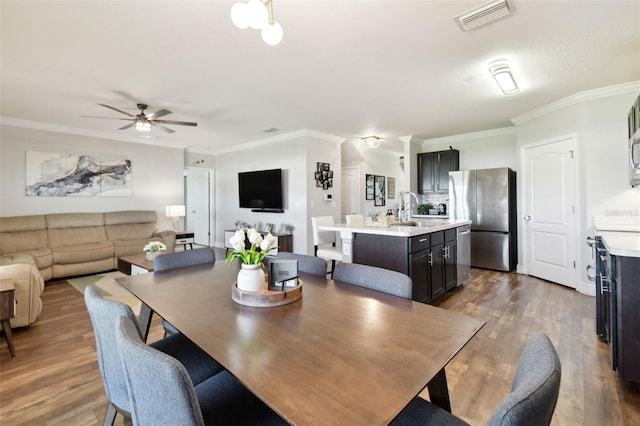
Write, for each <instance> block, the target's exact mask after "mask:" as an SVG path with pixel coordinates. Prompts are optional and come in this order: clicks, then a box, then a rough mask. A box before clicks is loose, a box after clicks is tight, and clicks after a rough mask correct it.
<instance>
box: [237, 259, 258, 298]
mask: <svg viewBox="0 0 640 426" xmlns="http://www.w3.org/2000/svg"><path fill="white" fill-rule="evenodd" d="M238 289H239V290H242V291H249V292H252V293H258V292H261V291H262V290H264V271H263V270H262V268H261V265H260V264H256V265H247V264H245V263H243V264H242V269H240V272H238Z"/></svg>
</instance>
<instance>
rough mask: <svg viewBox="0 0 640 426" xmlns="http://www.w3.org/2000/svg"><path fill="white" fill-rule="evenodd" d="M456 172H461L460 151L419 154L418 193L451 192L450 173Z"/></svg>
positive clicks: (451, 150)
mask: <svg viewBox="0 0 640 426" xmlns="http://www.w3.org/2000/svg"><path fill="white" fill-rule="evenodd" d="M455 170H460V151H458V150H457V149H449V150H446V151H436V152H425V153H422V154H418V192H419V193H421V194H429V193H447V192H449V172H451V171H455Z"/></svg>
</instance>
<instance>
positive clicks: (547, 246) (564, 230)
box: [522, 137, 577, 288]
mask: <svg viewBox="0 0 640 426" xmlns="http://www.w3.org/2000/svg"><path fill="white" fill-rule="evenodd" d="M574 152H575V140H574V138H572V137H570V138H563V139H558V140H555V141H549V142H543V143H539V144H532V145H527V146H524V147H523V155H522V170H523V183H522V184H523V188H524V196H523V201H524V206H523V207H524V208H523V212H522V220H523V230H524V237H525V240H524V244H523V249H524V255H525V262H526V264H525V269H526V270H525V272H526V273H528V274H530V275H534V276H536V277H539V278H542V279H545V280H548V281H552V282H556V283H559V284H563V285H566V286H568V287H572V288H575V287H576V269H575V261H576V250H577V249H576V243H577V235H576V220H577V214H576V177H575V176H576V170H575V167H576V166H575V159H574V158H573V157H574Z"/></svg>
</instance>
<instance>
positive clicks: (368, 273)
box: [333, 263, 413, 299]
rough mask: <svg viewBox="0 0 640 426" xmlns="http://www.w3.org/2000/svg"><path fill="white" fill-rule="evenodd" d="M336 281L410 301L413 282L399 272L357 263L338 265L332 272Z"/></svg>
mask: <svg viewBox="0 0 640 426" xmlns="http://www.w3.org/2000/svg"><path fill="white" fill-rule="evenodd" d="M333 279H334V280H336V281H340V282H344V283H348V284H353V285H357V286H360V287H366V288H370V289H372V290H376V291H381V292H383V293H387V294H392V295H394V296H398V297H404V298H405V299H411V291H412V288H413V282H412V281H411V278H410V277H409V276H407V275H405V274H402V273H400V272H396V271H391V270H389V269H383V268H377V267H375V266H368V265H360V264H357V263H340V264H338V265H336V269H335V271H334V272H333Z"/></svg>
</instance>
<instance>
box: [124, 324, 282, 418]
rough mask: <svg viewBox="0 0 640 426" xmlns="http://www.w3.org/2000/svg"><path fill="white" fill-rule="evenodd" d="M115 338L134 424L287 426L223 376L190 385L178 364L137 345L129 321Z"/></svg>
mask: <svg viewBox="0 0 640 426" xmlns="http://www.w3.org/2000/svg"><path fill="white" fill-rule="evenodd" d="M115 335H116V345H117V348H118V352H119V354H120V361H121V363H122V365H123V368H124V373H125V380H126V384H127V389H128V391H129V400H130V402H131V404H130V405H131V410H132V411H131V418H132V420H133V424H134V425H136V426H144V425H149V426H161V425H181V426H192V425H193V426H196V425H198V426H200V425H206V424H229V425H231V424H233V425H280V424H287V423H286V422H285V421H284V420H283V419H282V418H281V417H280V416H278V415H277V414H276V413H275V412H274V411H272V410H271V409H270V408H269V407H268V406H267V405H266V404H264V403H263V402H262V401H260V400H259V399H258V398H257V397H256V396H255V395H253V394H252V393H251V392H249V390H247V389H246V388H245V387H244V386H242V385H241V384H240V383H239V382H238V381H236V380H235V379H234V378H233V376H232V375H231V374H229V373H228V372H227V371H224V372H222V373H219V374H217V375H215V376H212V377H210V378H209V379H207V380H205V381H204V382H200V383H198V384H194V383H193V381H192V380H191V379H190V377H189V374H188V372H187V370H186V369H185V367H184V366H183V365H182V363H181V362H180V361H178V360H177V359H175V358H173V357H172V356H170V355H168V354H166V353H163V352H161V351H158V350H156V349H155V348H152V347H150V346H147V345H145V344H144V343H143V342H142V340H141V339H140V335H139V334H138V331H137V329H136V326H135V324H134V323H133V322H132V321H131V320H130V319H129V318H120V319H119V320H118V323H117V325H116V332H115ZM154 390H155V391H154Z"/></svg>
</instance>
